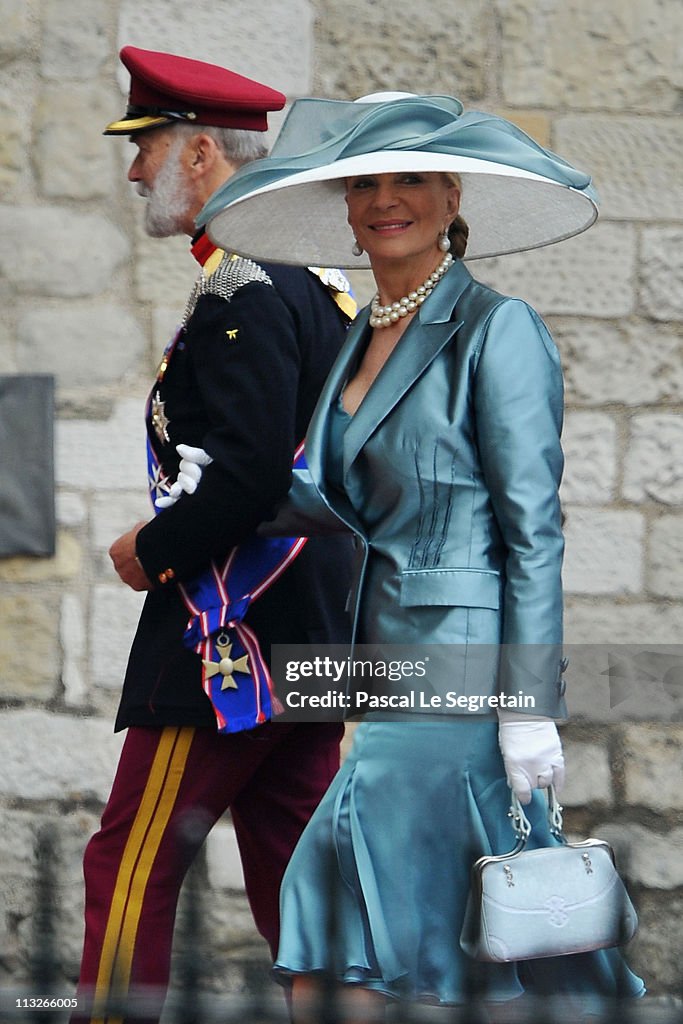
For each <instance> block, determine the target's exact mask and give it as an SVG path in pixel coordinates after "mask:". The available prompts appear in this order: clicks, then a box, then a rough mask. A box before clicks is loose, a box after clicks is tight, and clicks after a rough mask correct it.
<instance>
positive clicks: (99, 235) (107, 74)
mask: <svg viewBox="0 0 683 1024" xmlns="http://www.w3.org/2000/svg"><path fill="white" fill-rule="evenodd" d="M0 24H2V26H3V30H2V33H1V34H0V86H1V88H0V114H1V115H2V124H3V132H2V136H1V137H0V298H1V299H2V306H3V310H4V315H3V317H2V319H1V321H0V373H9V374H13V373H32V372H42V373H50V374H54V376H55V378H56V383H57V423H56V483H57V499H58V521H59V531H58V544H57V552H56V555H55V557H54V558H51V559H43V560H27V559H22V558H10V559H5V560H4V561H2V562H0V584H1V589H0V699H1V700H2V704H3V708H2V711H1V712H0V751H1V752H2V771H1V772H0V820H1V821H2V828H1V829H0V849H1V858H0V862H1V863H2V865H3V870H2V883H1V885H0V949H2V954H1V955H0V983H2V982H8V983H17V982H20V981H21V980H22V979H23V978H25V977H26V974H27V947H28V943H29V938H30V931H31V914H32V893H33V888H34V883H33V879H32V866H33V865H32V848H33V840H34V837H35V834H36V831H37V829H38V828H39V826H40V824H41V823H43V822H45V821H51V822H54V823H56V824H57V826H58V832H59V836H60V838H61V848H62V858H63V870H62V874H61V878H60V884H59V892H58V895H59V897H60V899H59V904H60V908H61V910H60V913H61V918H60V922H61V931H60V950H61V955H62V957H63V963H64V977H65V986H67V987H70V986H71V983H72V981H73V979H74V976H75V973H76V970H77V962H78V956H79V947H80V939H81V913H82V894H81V878H80V858H81V855H82V850H83V846H84V844H85V842H86V840H87V837H88V835H89V834H90V833H91V832H92V831H93V829H94V828H95V827H96V824H97V817H98V813H99V811H100V809H101V806H102V804H103V801H104V800H105V799H106V795H107V792H108V786H109V783H110V780H111V776H112V772H113V767H114V765H115V761H116V756H117V751H118V749H119V745H120V742H121V737H120V736H114V735H113V734H112V731H111V722H112V718H113V713H114V710H115V707H116V702H117V694H118V690H119V687H120V682H121V677H122V671H123V669H124V666H125V661H126V654H127V648H128V645H129V643H130V639H131V636H132V633H133V630H134V627H135V622H136V618H137V614H138V611H139V607H140V599H139V597H138V596H137V595H134V594H132V593H130V592H128V591H127V590H126V589H125V588H124V587H123V586H122V585H120V584H119V583H118V581H117V578H116V577H115V575H114V574H113V571H112V570H111V568H110V565H109V561H108V557H107V548H108V546H109V544H110V543H111V541H112V539H113V538H115V537H116V536H118V534H119V533H121V532H122V531H123V530H125V529H127V528H128V527H129V526H130V525H132V523H134V522H135V521H136V520H138V519H140V518H144V517H146V516H147V514H148V510H147V502H146V497H145V494H144V486H145V466H144V454H143V431H142V425H141V424H142V419H141V417H142V407H143V402H144V398H145V392H146V387H147V382H148V381H149V378H150V374H151V373H152V372H153V369H154V367H155V366H156V363H157V362H158V358H159V355H160V352H161V349H162V347H163V345H164V343H165V341H166V340H167V338H168V336H169V335H170V332H171V329H172V327H173V325H174V324H175V323H176V321H177V320H178V319H179V316H180V315H181V313H182V309H183V306H184V301H185V296H186V293H187V291H188V289H189V287H190V284H191V282H192V279H193V276H194V266H193V262H192V260H191V258H190V257H189V256H188V254H187V246H186V241H185V240H183V239H174V240H170V241H164V242H155V241H152V240H150V239H148V238H146V237H145V235H144V233H143V232H142V230H141V227H140V212H141V206H142V204H141V203H140V202H139V200H136V199H135V198H134V197H133V196H132V193H131V190H130V187H129V186H128V185H127V183H126V181H125V171H126V168H127V164H128V161H129V159H130V157H131V152H130V149H129V147H128V146H127V143H126V142H125V140H115V139H108V138H103V137H102V135H101V131H102V128H103V126H104V124H105V123H106V122H107V121H109V120H111V119H113V118H114V117H116V116H118V115H119V113H120V112H121V111H122V110H123V106H124V91H125V88H126V76H125V75H123V74H122V73H121V69H120V67H119V65H118V61H117V52H118V49H119V47H120V46H121V45H123V44H124V43H133V44H137V45H141V46H145V47H149V48H151V49H155V48H156V49H166V50H171V51H175V52H181V53H185V54H187V55H190V56H195V57H199V58H204V59H208V60H213V61H215V62H217V63H224V64H226V65H228V66H230V67H232V68H233V69H235V70H237V71H240V72H242V73H244V74H247V75H251V76H253V77H256V78H261V79H262V80H263V81H266V82H268V83H270V84H272V85H274V86H275V87H277V88H280V89H282V90H283V91H284V92H286V93H287V95H288V97H289V98H294V97H296V96H299V95H303V94H307V93H313V94H317V95H326V96H336V97H345V96H349V97H353V96H356V95H360V94H362V93H367V92H371V91H375V90H377V89H383V88H398V89H407V90H412V91H421V92H430V91H431V92H446V93H454V94H456V95H458V96H460V98H461V99H462V100H463V101H464V102H465V104H466V106H469V107H475V108H476V107H481V108H483V109H485V110H491V111H494V112H497V113H501V114H504V115H506V116H509V117H511V118H512V119H513V120H515V121H516V122H517V123H519V124H520V125H521V126H522V127H524V128H526V130H527V131H529V132H530V134H532V135H533V136H534V137H536V138H537V139H538V140H539V141H540V142H542V143H543V144H546V145H549V146H550V147H551V148H553V149H556V150H557V151H558V152H560V153H562V155H563V156H565V157H567V158H568V159H569V160H572V161H574V162H576V163H577V164H578V165H580V166H585V167H587V168H589V169H590V170H591V171H592V172H593V174H594V177H595V182H596V184H597V187H598V190H599V192H600V194H601V197H602V207H601V219H600V221H599V222H598V224H597V225H596V227H595V228H593V229H592V230H591V231H590V232H588V233H587V234H585V235H582V236H579V237H578V238H575V239H573V240H570V241H568V242H566V243H563V244H562V245H559V246H556V247H552V248H549V249H543V250H540V251H538V252H535V253H529V254H522V255H517V256H510V257H505V258H503V259H495V260H487V261H480V262H479V263H477V264H472V269H473V270H474V272H475V273H477V274H478V276H480V277H481V278H482V279H484V280H486V281H487V282H489V283H491V284H493V285H494V286H495V287H497V288H499V289H501V290H504V291H509V292H513V293H515V294H518V295H521V296H523V297H524V298H527V299H528V300H529V301H531V302H532V303H533V304H534V305H535V306H536V307H537V308H538V309H539V311H540V312H541V313H542V314H543V315H544V317H546V319H547V320H548V322H549V324H550V327H551V329H552V331H553V333H554V336H555V338H556V339H557V342H558V345H559V347H560V351H561V355H562V359H563V362H564V366H565V371H566V379H567V400H568V410H567V418H566V427H565V434H564V440H565V448H566V453H567V471H566V476H565V481H564V485H563V501H564V505H565V510H566V514H567V524H566V532H567V558H566V569H565V583H566V590H567V606H568V607H567V636H568V641H569V642H570V644H576V645H578V644H582V645H585V644H602V645H620V644H635V645H647V646H650V647H651V646H652V645H675V644H676V643H677V642H678V639H679V636H680V632H681V626H682V625H683V573H681V571H680V563H681V557H682V556H683V470H682V469H681V467H682V466H683V459H682V458H681V455H682V452H683V426H682V423H683V421H682V420H681V417H680V413H681V385H682V384H683V360H682V356H683V328H682V321H683V256H682V255H681V254H682V253H683V244H682V243H683V214H682V213H681V211H682V210H683V179H681V175H680V165H681V160H682V158H683V122H682V121H681V118H680V104H681V90H682V88H683V80H682V78H681V74H682V72H681V63H680V59H679V53H678V49H677V48H678V47H679V41H680V38H681V31H682V30H683V8H682V7H681V5H680V3H679V2H678V0H658V2H657V3H648V2H646V0H604V2H603V3H602V4H601V5H598V7H596V5H595V4H594V3H589V2H588V0H569V2H565V3H561V2H559V0H548V2H546V3H543V4H538V3H536V2H535V0H497V2H495V0H485V2H482V0H459V2H458V3H453V0H430V2H429V3H427V2H426V0H413V2H412V3H410V4H407V3H396V2H394V0H392V2H390V0H375V2H372V0H262V2H261V3H259V4H253V3H251V2H246V0H232V2H231V3H230V4H229V5H227V4H226V5H222V4H215V3H209V2H208V0H195V2H193V3H192V4H187V3H184V2H181V0H135V2H133V0H0ZM280 121H281V118H279V117H278V118H276V119H275V120H274V122H273V125H274V128H275V129H277V127H278V125H279V123H280ZM355 284H356V287H357V289H358V292H359V294H360V296H361V297H363V298H365V297H367V296H368V295H369V292H370V290H371V283H370V282H369V280H368V275H359V276H358V277H357V279H356V281H355ZM6 443H7V442H6ZM9 443H11V439H10V440H9ZM0 473H1V470H0ZM579 664H580V659H579ZM575 671H576V670H575ZM568 682H569V691H568V693H569V698H570V704H571V702H572V687H573V686H574V688H575V691H579V692H580V685H579V684H580V683H581V678H580V676H579V673H578V672H577V673H576V674H575V675H574V676H572V668H571V667H570V671H569V673H568ZM636 685H638V681H637V680H636ZM574 710H577V708H576V698H575V701H574ZM579 710H580V708H579ZM675 712H676V709H675V708H673V710H672V713H671V714H669V715H668V716H667V714H664V715H661V714H660V715H659V716H658V720H657V721H648V720H647V717H648V716H647V714H645V715H643V714H640V715H639V716H638V715H636V716H635V718H636V720H631V721H628V722H626V721H623V722H611V721H610V720H609V717H607V718H606V719H605V720H603V721H602V723H601V724H598V723H597V722H593V723H588V722H583V723H582V722H581V721H580V720H579V721H575V722H573V723H572V724H571V725H569V726H567V727H566V728H565V737H566V743H567V752H568V761H569V765H570V779H569V783H568V787H567V792H566V795H565V797H564V802H565V804H566V806H567V808H568V809H569V812H570V819H571V825H572V828H575V829H576V830H577V831H579V832H582V831H586V830H591V831H593V830H596V831H602V832H603V833H605V834H609V835H610V836H611V837H612V838H613V839H614V840H615V841H616V842H618V843H620V844H622V845H624V844H626V845H625V846H624V849H625V850H626V851H627V852H628V853H629V872H630V877H631V879H632V883H633V887H634V894H635V896H636V899H637V902H638V906H639V909H640V913H641V920H642V928H641V932H640V935H639V937H638V938H637V939H636V941H635V943H634V946H633V947H632V948H633V960H634V963H635V964H636V966H638V967H639V968H640V969H641V970H642V971H643V972H644V973H645V974H646V975H647V977H648V981H649V983H650V985H651V989H652V990H653V991H655V992H662V993H666V992H671V991H674V990H675V989H676V986H677V985H679V984H680V965H679V964H678V960H677V956H676V954H675V950H676V947H677V945H680V943H677V942H676V941H675V936H679V937H680V931H681V926H680V920H681V910H683V875H682V873H681V863H682V858H681V852H682V848H683V823H682V817H681V812H682V811H683V806H682V804H681V795H680V778H681V766H682V754H681V750H682V744H681V740H682V739H683V736H682V732H683V730H682V727H681V725H680V712H677V713H678V721H676V713H675ZM203 870H204V871H205V872H206V877H207V880H208V885H209V889H210V894H211V899H210V901H208V902H209V903H210V912H209V913H208V915H207V917H208V921H209V925H210V930H211V933H212V936H213V939H214V944H215V953H214V956H213V958H212V961H211V962H212V965H214V967H215V973H214V983H215V984H216V986H217V987H219V986H225V985H228V986H229V987H239V985H240V984H241V983H242V982H241V979H242V974H241V973H240V971H241V968H240V964H241V963H242V962H243V961H244V960H246V959H247V958H248V957H249V956H252V955H256V956H259V957H261V958H263V957H264V955H265V954H264V951H263V945H262V943H261V942H260V940H259V939H258V936H256V935H255V933H254V931H253V927H252V925H251V922H250V917H249V913H248V910H247V907H246V904H245V900H244V896H243V892H242V880H241V871H240V868H239V862H238V858H237V856H236V851H235V846H234V838H233V836H232V830H231V827H230V824H229V822H228V821H226V822H224V823H222V824H221V825H220V826H219V828H217V829H216V830H215V832H214V833H213V834H212V836H211V837H210V840H209V842H208V844H207V850H206V857H205V860H204V864H203ZM226 958H229V959H230V962H231V963H232V964H233V969H232V972H230V971H228V972H226V968H225V960H226ZM212 969H213V967H212Z"/></svg>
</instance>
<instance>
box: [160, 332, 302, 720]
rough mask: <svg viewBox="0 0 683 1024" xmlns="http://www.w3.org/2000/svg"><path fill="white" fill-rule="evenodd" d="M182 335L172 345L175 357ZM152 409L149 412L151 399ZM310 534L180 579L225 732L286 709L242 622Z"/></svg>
mask: <svg viewBox="0 0 683 1024" xmlns="http://www.w3.org/2000/svg"><path fill="white" fill-rule="evenodd" d="M177 338H178V335H176V337H175V338H173V340H172V341H171V343H170V344H169V345H168V347H167V349H166V351H165V353H164V360H165V361H166V362H168V360H169V359H170V357H171V354H172V352H173V349H174V347H175V344H176V341H177ZM147 415H148V416H149V405H148V411H147ZM150 433H151V432H150V431H148V433H147V467H148V474H149V489H150V497H151V499H152V505H153V506H154V511H155V513H156V514H158V513H159V511H162V510H160V509H157V508H156V506H155V505H154V501H155V499H156V498H158V497H159V496H160V495H161V494H163V493H167V492H168V490H169V487H170V483H171V481H169V479H168V478H167V477H166V476H164V473H163V468H162V466H161V462H160V460H159V457H158V455H157V453H156V451H155V450H154V447H153V444H152V439H151V437H150ZM305 466H306V460H305V457H304V446H303V442H302V443H301V444H300V445H299V447H298V448H297V450H296V452H295V453H294V468H295V469H302V468H305ZM306 540H307V538H306V537H273V538H267V537H257V536H254V537H251V538H250V539H249V540H247V541H245V542H244V543H243V544H239V545H237V546H236V547H234V548H233V549H232V550H231V551H230V552H229V554H228V556H227V558H225V559H224V560H222V561H221V562H220V563H218V562H211V565H210V568H209V569H207V571H206V572H204V573H202V574H201V575H200V576H197V577H196V578H195V579H193V580H190V581H189V582H186V583H179V584H178V585H177V586H178V593H179V594H180V596H181V597H182V599H183V601H184V603H185V606H186V607H187V610H188V612H189V616H190V617H189V620H188V623H187V627H186V629H185V634H184V636H183V643H184V645H185V646H186V647H188V648H190V649H191V650H193V651H194V652H195V653H196V654H198V655H199V656H200V657H201V659H202V687H203V689H204V692H205V693H206V695H207V697H208V698H209V700H210V701H211V704H212V705H213V709H214V713H215V716H216V724H217V727H218V731H219V732H225V733H229V732H241V731H242V730H244V729H253V728H254V727H255V726H256V725H260V724H261V723H262V722H266V721H268V720H269V719H270V718H271V717H272V715H273V714H277V713H278V712H280V711H281V710H282V707H281V705H280V704H279V701H278V700H277V697H276V696H275V693H274V690H273V682H272V679H271V676H270V672H269V671H268V666H267V664H266V662H265V659H264V657H263V654H262V652H261V649H260V647H259V642H258V639H257V637H256V636H255V634H254V633H253V631H252V630H251V629H250V628H249V627H248V626H247V625H245V623H244V622H243V619H244V616H245V615H246V613H247V609H248V608H249V605H250V604H251V602H252V601H254V600H256V599H257V598H258V597H260V595H261V594H262V593H263V592H264V591H265V590H267V589H268V587H269V586H270V585H271V584H272V583H274V582H275V580H276V579H278V577H279V576H281V574H282V573H283V572H284V571H285V569H286V568H287V567H288V566H289V565H290V564H291V563H292V562H293V561H294V559H295V558H296V557H297V555H298V554H299V553H300V551H301V550H302V548H303V547H304V545H305V543H306Z"/></svg>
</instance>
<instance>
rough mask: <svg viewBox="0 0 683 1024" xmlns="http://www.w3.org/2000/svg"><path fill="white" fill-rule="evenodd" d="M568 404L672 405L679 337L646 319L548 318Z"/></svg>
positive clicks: (677, 390) (680, 384)
mask: <svg viewBox="0 0 683 1024" xmlns="http://www.w3.org/2000/svg"><path fill="white" fill-rule="evenodd" d="M551 328H552V332H553V337H554V338H555V341H556V342H557V345H558V348H559V350H560V354H561V356H562V364H563V367H564V375H565V383H566V398H567V403H568V405H603V404H607V403H613V402H614V403H619V404H623V405H630V406H637V405H648V404H652V405H654V404H656V403H660V402H677V401H678V397H679V396H680V394H681V393H682V392H683V338H682V337H681V334H680V332H679V331H678V330H676V329H675V328H673V329H671V328H667V327H666V326H664V325H663V324H658V325H657V327H656V328H653V325H652V323H651V321H648V320H635V321H632V320H626V321H623V322H621V323H610V322H609V321H606V320H603V321H601V320H572V319H569V318H567V319H557V320H555V319H553V320H552V322H551Z"/></svg>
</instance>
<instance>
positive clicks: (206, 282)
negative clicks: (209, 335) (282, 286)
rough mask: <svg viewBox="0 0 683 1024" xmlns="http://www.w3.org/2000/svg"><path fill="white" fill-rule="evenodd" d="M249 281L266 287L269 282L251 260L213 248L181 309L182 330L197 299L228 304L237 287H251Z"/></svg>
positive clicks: (263, 272)
mask: <svg viewBox="0 0 683 1024" xmlns="http://www.w3.org/2000/svg"><path fill="white" fill-rule="evenodd" d="M252 281H258V282H260V283H261V284H269V285H272V283H273V282H272V281H271V279H270V278H269V276H268V274H266V272H265V270H264V269H263V267H260V266H259V265H258V263H254V262H253V260H249V259H246V258H245V257H244V256H236V255H235V254H234V253H228V252H224V251H223V250H222V249H216V251H215V252H214V253H213V254H212V255H211V256H210V257H209V259H208V260H207V261H206V263H205V264H204V266H203V267H202V270H201V273H200V275H199V277H198V278H197V280H196V281H195V284H194V288H193V289H192V293H191V294H190V297H189V299H188V301H187V306H186V308H185V315H184V316H183V327H184V326H185V324H186V323H187V322H188V320H189V319H190V317H191V316H192V314H193V313H194V310H195V306H196V305H197V302H198V300H199V298H200V296H202V295H218V296H220V298H222V299H225V300H226V302H230V300H231V299H232V297H233V295H234V294H235V292H236V291H237V290H238V289H239V288H242V287H243V286H244V285H245V284H251V283H252Z"/></svg>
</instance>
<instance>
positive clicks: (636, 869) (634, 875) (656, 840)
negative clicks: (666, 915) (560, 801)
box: [562, 793, 683, 889]
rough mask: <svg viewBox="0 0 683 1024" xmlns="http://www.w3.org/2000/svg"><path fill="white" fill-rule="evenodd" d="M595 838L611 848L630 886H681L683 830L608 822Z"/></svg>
mask: <svg viewBox="0 0 683 1024" xmlns="http://www.w3.org/2000/svg"><path fill="white" fill-rule="evenodd" d="M562 796H563V798H564V793H563V794H562ZM595 835H596V836H599V837H600V838H601V839H606V840H607V842H608V843H610V844H611V845H612V847H613V848H614V851H615V854H616V857H617V864H618V865H619V869H620V871H621V872H622V873H623V875H624V877H626V878H628V880H629V882H630V883H631V884H634V883H635V884H636V885H643V886H646V887H647V888H648V889H677V888H678V887H679V886H683V828H674V829H671V831H670V832H665V833H659V832H654V831H653V830H652V829H650V828H644V827H643V826H642V825H636V824H629V825H614V824H612V823H607V824H605V825H599V826H598V827H597V828H596V829H595Z"/></svg>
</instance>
